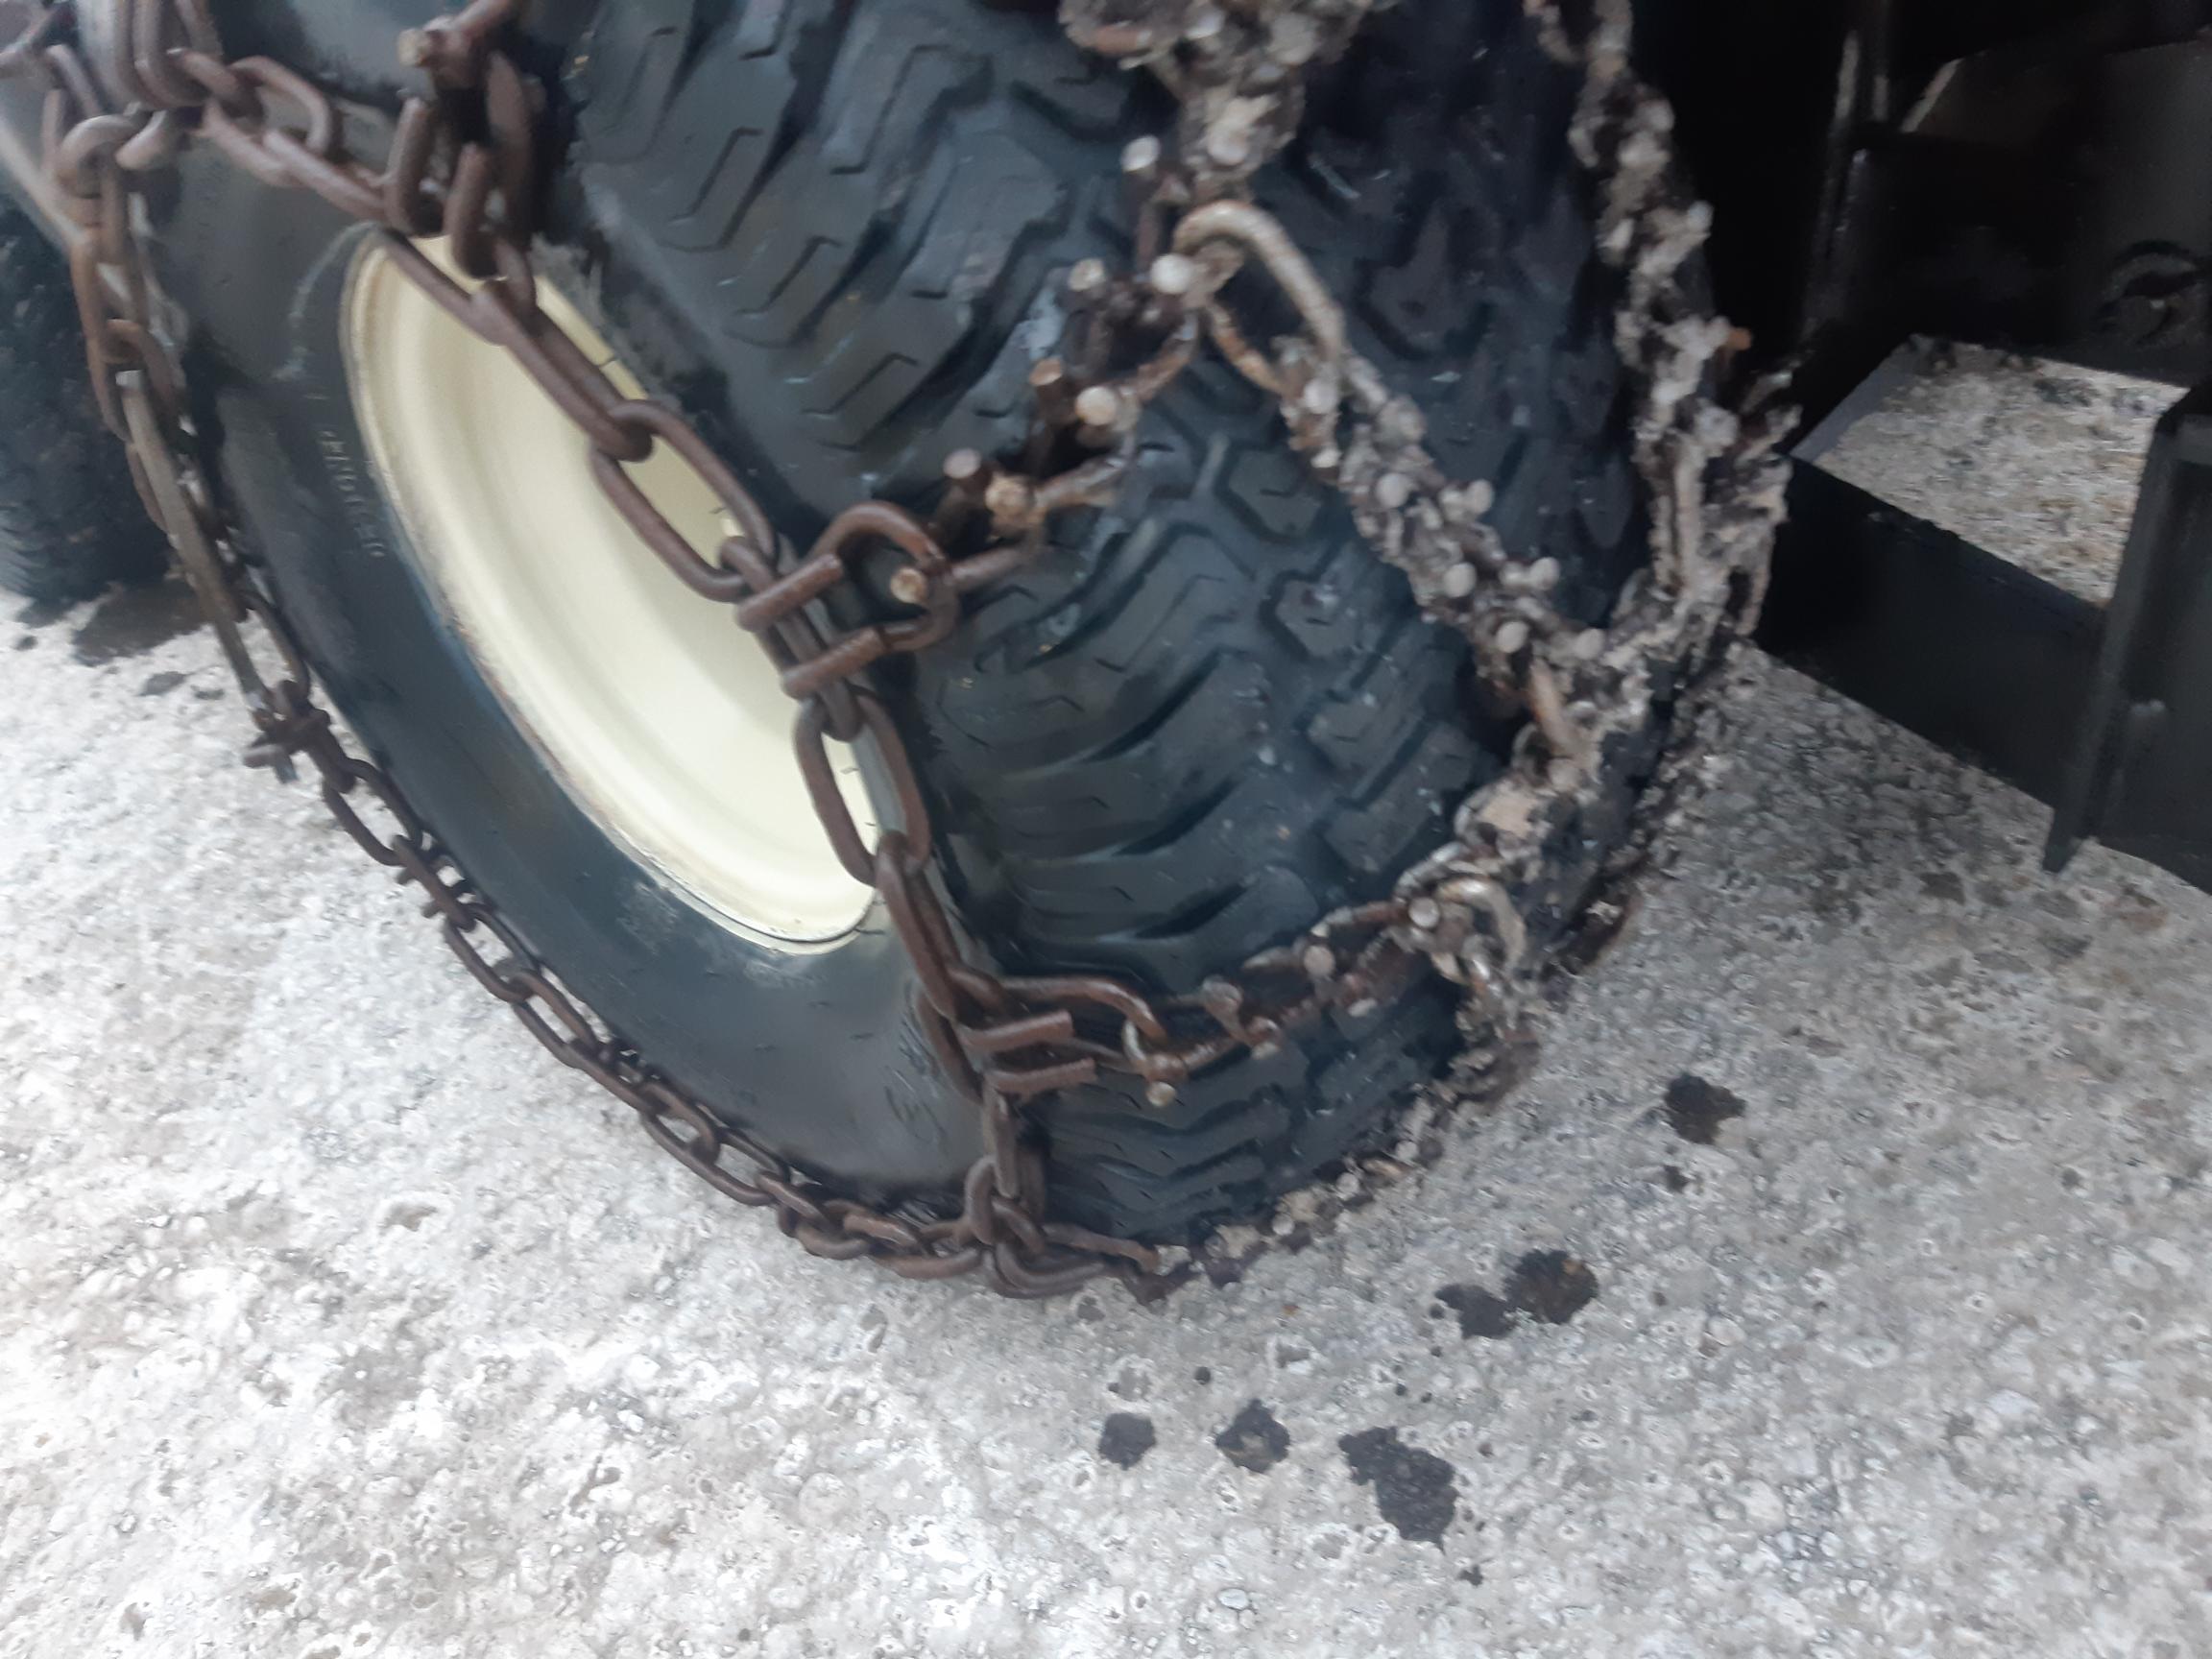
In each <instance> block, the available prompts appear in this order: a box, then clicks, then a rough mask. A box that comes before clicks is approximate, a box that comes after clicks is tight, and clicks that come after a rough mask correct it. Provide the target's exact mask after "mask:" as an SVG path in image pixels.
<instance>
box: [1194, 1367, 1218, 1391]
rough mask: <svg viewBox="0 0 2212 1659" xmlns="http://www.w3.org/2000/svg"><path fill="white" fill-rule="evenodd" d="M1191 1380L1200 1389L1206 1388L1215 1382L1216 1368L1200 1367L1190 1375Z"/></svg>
mask: <svg viewBox="0 0 2212 1659" xmlns="http://www.w3.org/2000/svg"><path fill="white" fill-rule="evenodd" d="M1190 1380H1191V1381H1192V1382H1193V1383H1197V1384H1198V1385H1199V1386H1200V1387H1204V1386H1205V1385H1206V1384H1207V1383H1211V1382H1213V1381H1214V1367H1213V1366H1211V1365H1201V1366H1199V1367H1198V1369H1197V1370H1195V1371H1193V1372H1191V1373H1190Z"/></svg>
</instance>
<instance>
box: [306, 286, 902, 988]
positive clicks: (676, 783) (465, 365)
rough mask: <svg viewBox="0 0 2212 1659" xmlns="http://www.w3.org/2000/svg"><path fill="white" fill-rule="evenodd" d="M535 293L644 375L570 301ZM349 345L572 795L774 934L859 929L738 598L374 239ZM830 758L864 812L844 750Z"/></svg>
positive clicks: (684, 880) (475, 616)
mask: <svg viewBox="0 0 2212 1659" xmlns="http://www.w3.org/2000/svg"><path fill="white" fill-rule="evenodd" d="M540 293H541V301H542V302H543V303H544V305H545V309H546V310H547V312H548V313H550V314H551V315H552V316H553V318H554V320H555V321H556V322H558V323H559V324H560V325H562V326H563V327H565V328H566V329H567V330H568V332H569V333H570V334H571V335H573V336H574V337H575V338H576V339H577V341H578V342H579V343H580V344H582V345H584V346H585V347H586V349H589V350H590V351H591V352H592V354H593V357H594V359H595V360H596V361H598V362H599V363H601V364H602V365H603V366H604V367H606V368H607V369H608V371H609V373H611V374H612V375H613V378H614V379H615V380H616V382H617V383H618V384H620V385H622V386H623V388H624V389H625V390H626V391H630V392H633V393H634V392H635V391H636V390H637V386H636V382H635V380H634V379H633V378H632V377H631V376H630V375H629V373H627V372H626V371H625V370H624V369H623V368H622V367H621V366H620V365H619V364H617V363H615V362H614V361H613V355H614V354H613V351H612V350H611V349H608V348H607V347H606V345H605V343H604V342H603V341H601V340H600V338H599V336H598V335H597V334H596V333H594V332H593V331H592V330H591V329H590V327H589V325H587V324H586V323H585V322H584V321H583V319H582V318H581V317H580V316H578V315H577V314H576V312H575V310H574V308H573V307H571V306H570V305H569V304H568V303H567V302H566V301H563V300H562V299H561V297H560V296H559V295H558V294H556V293H554V292H553V291H552V290H551V288H550V287H549V286H547V285H544V284H542V283H541V289H540ZM346 351H347V364H348V371H349V379H350V382H351V386H352V392H353V399H354V404H355V408H356V411H357V413H358V415H359V418H360V422H361V428H362V431H363V432H364V433H365V434H366V436H367V438H368V442H369V450H370V454H371V456H372V458H373V462H374V465H375V469H376V470H377V472H378V474H379V475H380V481H381V483H382V484H383V486H384V488H385V491H386V493H387V495H388V496H389V498H390V499H391V500H392V501H393V502H394V503H396V504H397V510H398V514H399V517H400V518H401V520H402V522H403V523H404V524H405V526H406V528H407V532H408V538H409V540H410V541H412V543H413V545H414V550H415V553H416V555H417V558H418V561H419V564H420V566H421V571H422V574H423V576H424V578H425V580H426V581H427V583H428V585H429V587H430V588H431V589H432V591H433V592H434V594H435V595H436V597H437V600H438V602H439V604H440V606H441V608H442V610H443V611H444V613H445V615H446V617H447V618H448V619H449V620H450V622H451V623H452V625H453V627H454V629H455V630H456V632H457V633H458V634H459V636H460V637H461V638H462V640H463V641H464V642H465V643H466V644H467V646H468V647H469V652H470V654H471V656H472V657H473V658H474V660H475V661H476V663H477V665H478V666H479V668H480V669H481V670H482V671H483V673H484V676H485V678H486V679H487V680H488V681H489V682H490V684H491V685H492V686H493V689H494V690H495V691H496V692H497V693H498V695H499V698H500V700H501V701H502V702H503V703H504V704H505V705H506V707H507V709H508V711H509V712H510V713H511V714H512V715H513V716H514V717H515V719H516V721H517V723H518V724H519V725H520V727H521V728H522V729H523V731H524V732H525V733H528V734H529V737H530V739H531V741H532V742H533V744H534V745H535V746H536V747H537V749H538V751H539V752H540V754H541V755H542V756H543V757H544V758H545V760H546V762H547V763H548V764H549V765H550V766H551V767H552V768H553V769H554V771H555V772H556V773H557V774H558V775H559V776H560V777H561V778H562V780H563V781H564V782H565V784H566V786H567V789H568V791H569V793H570V795H571V796H572V797H573V798H574V799H575V800H576V802H577V803H578V804H579V805H581V806H582V807H583V808H584V810H585V811H586V812H587V813H588V814H589V816H590V817H591V818H592V819H593V820H594V821H595V822H596V823H597V824H598V825H599V826H600V827H601V828H602V829H605V830H606V831H608V832H609V833H610V834H611V835H613V837H614V838H616V839H617V840H619V841H620V842H622V843H623V844H624V845H626V846H627V847H628V848H629V849H630V850H631V851H632V852H633V853H635V854H637V857H638V858H640V859H641V860H642V861H643V862H645V863H646V864H648V865H650V866H651V867H652V868H653V869H654V870H656V871H658V872H659V873H660V874H661V877H662V878H665V879H666V880H667V881H668V882H669V883H670V884H671V885H672V886H674V887H676V888H677V889H679V890H680V891H682V892H683V893H685V895H687V896H688V897H689V898H690V899H691V900H692V901H693V902H695V903H697V904H699V905H701V906H703V907H704V908H706V909H708V910H709V911H711V912H713V913H715V914H717V915H719V916H721V917H723V918H725V919H726V920H727V921H729V922H731V923H733V924H734V925H736V926H738V927H740V928H742V929H744V930H745V931H747V932H748V933H752V934H755V935H757V936H759V937H760V938H761V939H763V940H764V941H771V942H774V943H776V944H778V945H780V946H781V947H783V948H785V949H789V948H792V947H795V946H806V945H813V946H820V945H822V944H823V943H825V942H828V941H832V940H835V939H837V938H840V937H842V936H843V935H845V934H848V933H850V932H851V931H852V930H853V929H854V926H856V925H857V924H858V923H859V921H860V918H861V916H862V915H863V914H864V913H865V911H866V910H867V907H868V903H869V899H870V893H869V890H868V889H867V888H866V887H864V886H862V885H861V884H860V883H858V882H856V881H854V879H853V878H852V877H851V876H849V875H848V874H847V873H846V871H845V869H844V867H843V866H842V865H841V864H840V863H838V861H837V856H836V854H835V853H834V852H833V851H832V850H831V849H830V846H829V840H828V838H827V837H826V836H825V835H824V833H823V831H822V828H821V824H820V822H819V820H818V819H817V817H816V816H815V812H814V808H813V805H812V803H811V802H810V801H809V800H808V798H807V795H806V789H805V782H804V781H803V780H802V778H801V774H800V771H799V763H798V760H797V757H796V756H795V754H794V752H793V750H792V746H791V723H792V717H793V715H794V713H795V712H796V710H795V708H794V706H793V705H792V703H791V702H790V700H789V699H788V698H786V697H785V696H784V695H783V694H782V691H781V688H780V687H779V686H778V685H777V684H776V675H775V671H774V669H773V667H772V666H771V665H770V663H769V661H768V660H767V658H766V656H765V655H764V654H763V653H762V652H761V650H760V649H759V647H758V646H757V645H756V644H755V643H754V642H753V640H752V639H751V638H749V637H747V636H746V635H745V634H744V633H742V632H741V631H740V630H739V629H738V627H737V625H736V622H735V621H734V620H733V617H732V615H731V613H730V611H729V609H728V608H727V607H726V606H721V605H715V604H712V603H709V601H707V600H704V599H701V598H700V597H699V596H698V595H697V594H695V593H693V592H692V591H691V590H690V589H687V588H685V586H684V584H683V583H682V582H680V581H679V580H678V579H677V578H676V577H675V575H674V574H672V573H671V572H670V571H669V570H668V569H667V567H666V566H665V565H662V564H661V561H660V560H659V559H658V558H656V557H655V555H654V554H653V552H652V550H651V549H650V548H649V547H647V546H646V545H645V543H644V542H643V541H640V540H639V539H638V537H637V533H636V532H635V531H633V530H632V529H631V528H630V526H629V525H628V524H627V523H626V522H624V520H623V519H622V517H620V515H618V514H617V513H616V512H615V511H614V509H613V507H612V506H611V505H609V503H608V501H607V499H606V497H605V496H604V495H602V494H601V493H600V492H599V489H598V487H597V485H596V484H594V483H593V481H592V478H591V471H590V467H589V461H588V457H587V451H586V445H585V441H584V439H583V437H582V436H581V435H580V434H579V433H578V432H577V430H576V428H575V427H574V426H572V425H570V424H569V422H568V421H567V420H566V418H565V416H563V415H562V414H561V412H560V410H559V409H557V408H556V407H555V406H554V404H553V403H552V401H551V400H550V399H549V398H547V397H545V395H544V394H543V393H542V392H541V391H540V390H539V389H538V388H537V387H536V386H535V385H533V384H532V383H531V381H530V379H529V377H528V376H527V375H526V374H525V373H523V372H522V370H521V369H520V368H519V367H517V365H516V364H515V362H514V361H513V360H512V359H511V358H510V357H509V356H508V355H507V353H506V352H504V351H502V350H500V349H498V348H496V347H493V346H491V345H488V344H486V343H485V342H483V341H481V340H478V339H477V338H476V337H475V336H474V335H472V334H470V333H469V330H468V329H467V328H465V327H464V326H463V325H461V324H460V323H458V322H456V321H455V320H454V319H453V318H452V317H450V316H448V315H447V314H446V313H445V311H444V310H442V309H441V308H440V307H439V306H438V305H437V304H436V303H435V302H434V301H431V300H430V299H429V298H428V297H427V296H426V295H424V294H423V293H422V292H421V290H420V289H418V288H417V287H416V286H415V284H414V283H412V282H410V281H409V280H408V279H407V278H406V276H403V275H402V274H401V272H400V271H399V269H398V267H397V265H396V264H394V263H393V261H392V259H391V258H390V256H389V255H387V254H385V253H383V252H381V251H380V250H378V249H377V248H376V247H375V246H374V245H373V244H371V245H370V247H369V248H368V250H367V251H366V252H364V253H363V255H362V256H361V258H360V259H359V261H358V262H357V263H356V265H355V267H354V270H353V273H352V276H351V281H350V286H349V295H348V301H347V330H346ZM632 476H633V477H634V478H636V480H637V483H638V485H639V486H640V487H641V488H642V489H643V490H644V492H645V493H646V494H647V495H648V496H649V497H650V498H651V499H652V501H653V502H654V504H655V505H656V506H657V507H659V508H660V509H661V512H662V513H663V514H665V515H666V516H667V517H668V521H669V522H670V523H671V524H673V525H675V526H676V527H677V528H678V529H679V530H682V531H683V532H684V533H685V536H686V537H687V538H688V539H689V540H690V541H691V542H692V544H693V545H694V546H696V547H699V548H701V549H703V550H711V549H712V547H713V546H714V544H715V543H716V542H718V541H720V540H721V539H722V538H723V536H724V535H725V534H727V533H729V531H730V530H731V529H732V528H733V526H732V525H731V524H730V523H729V522H728V520H727V518H726V517H724V515H723V514H722V513H721V511H720V509H719V507H718V505H717V504H716V502H715V501H714V498H713V496H712V495H711V493H709V491H708V490H707V488H706V486H705V485H704V484H702V483H701V482H700V481H699V480H698V479H697V478H696V477H695V476H694V475H693V474H692V473H691V472H690V470H689V469H687V468H685V466H684V464H683V463H682V462H681V461H680V460H679V459H677V457H676V456H674V455H673V454H671V453H670V452H669V451H668V450H667V449H666V448H665V446H663V447H661V448H660V449H658V450H656V451H655V453H654V455H653V457H652V459H651V460H649V461H647V462H645V463H643V464H642V465H640V466H638V467H637V468H634V469H632ZM832 757H833V759H834V760H835V761H836V763H837V766H838V770H839V774H840V779H841V781H842V783H843V785H844V788H845V793H846V798H847V799H848V801H850V802H851V803H852V804H853V805H854V810H855V813H856V814H857V815H858V816H859V817H860V820H861V824H862V828H863V829H864V830H867V831H871V832H872V829H873V814H872V813H870V812H869V811H868V810H867V802H866V796H865V793H864V791H863V790H862V787H861V783H860V780H859V778H858V775H857V771H856V768H855V767H854V763H853V759H852V757H851V755H850V754H849V753H847V752H844V751H841V750H838V749H836V748H834V747H833V748H832Z"/></svg>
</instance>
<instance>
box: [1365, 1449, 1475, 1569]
mask: <svg viewBox="0 0 2212 1659" xmlns="http://www.w3.org/2000/svg"><path fill="white" fill-rule="evenodd" d="M1336 1448H1337V1450H1338V1451H1340V1452H1342V1453H1343V1454H1344V1461H1345V1462H1346V1463H1347V1464H1348V1465H1349V1466H1350V1467H1351V1470H1352V1479H1354V1480H1355V1481H1357V1482H1358V1484H1359V1485H1362V1486H1372V1487H1374V1488H1375V1509H1376V1513H1378V1514H1379V1515H1381V1516H1382V1517H1383V1520H1385V1521H1387V1522H1388V1523H1389V1524H1390V1525H1391V1526H1393V1527H1396V1528H1397V1529H1398V1536H1399V1537H1401V1538H1404V1539H1406V1540H1407V1542H1408V1543H1413V1544H1433V1545H1435V1546H1436V1547H1437V1548H1438V1549H1442V1548H1443V1547H1444V1529H1445V1528H1446V1527H1450V1526H1451V1525H1452V1523H1453V1521H1454V1520H1455V1518H1456V1517H1457V1515H1458V1513H1459V1495H1458V1474H1459V1472H1458V1470H1456V1469H1455V1468H1453V1466H1452V1465H1451V1464H1449V1463H1447V1462H1445V1461H1444V1459H1443V1458H1441V1457H1439V1456H1437V1455H1436V1454H1435V1453H1433V1452H1424V1451H1423V1450H1421V1448H1420V1447H1418V1446H1408V1445H1407V1444H1406V1442H1405V1441H1403V1440H1401V1439H1400V1438H1399V1437H1398V1431H1397V1430H1395V1429H1362V1430H1361V1431H1359V1432H1358V1433H1357V1434H1347V1435H1345V1436H1344V1437H1343V1438H1342V1439H1340V1440H1338V1441H1337V1442H1336Z"/></svg>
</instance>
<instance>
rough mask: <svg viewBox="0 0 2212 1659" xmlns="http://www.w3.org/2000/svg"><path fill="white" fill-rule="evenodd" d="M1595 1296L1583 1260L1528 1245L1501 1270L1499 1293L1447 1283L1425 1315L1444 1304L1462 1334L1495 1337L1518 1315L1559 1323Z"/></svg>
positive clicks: (1593, 1278) (1437, 1313) (1434, 1314)
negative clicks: (1503, 1274)
mask: <svg viewBox="0 0 2212 1659" xmlns="http://www.w3.org/2000/svg"><path fill="white" fill-rule="evenodd" d="M1597 1299H1598V1275H1597V1274H1596V1273H1594V1272H1592V1271H1591V1268H1590V1264H1589V1263H1588V1262H1584V1261H1582V1260H1581V1259H1580V1258H1578V1257H1575V1256H1571V1255H1569V1254H1568V1253H1567V1252H1566V1251H1564V1250H1531V1251H1529V1252H1528V1253H1527V1255H1526V1256H1524V1257H1522V1258H1521V1260H1520V1261H1518V1262H1515V1263H1514V1264H1513V1271H1512V1272H1511V1273H1509V1274H1508V1275H1506V1279H1505V1292H1504V1294H1503V1295H1499V1294H1497V1293H1496V1292H1494V1291H1492V1290H1489V1289H1487V1288H1485V1287H1484V1286H1480V1285H1477V1284H1473V1283H1467V1284H1460V1285H1447V1286H1444V1287H1443V1288H1442V1289H1440V1290H1438V1291H1437V1292H1436V1300H1437V1301H1438V1302H1439V1303H1441V1304H1442V1308H1432V1309H1431V1310H1430V1317H1431V1318H1441V1317H1442V1316H1443V1309H1444V1308H1449V1309H1450V1310H1452V1311H1453V1312H1454V1313H1455V1314H1457V1315H1458V1316H1459V1334H1460V1335H1461V1336H1462V1337H1468V1336H1486V1337H1489V1338H1491V1339H1492V1340H1496V1339H1498V1338H1501V1337H1504V1336H1510V1335H1511V1334H1513V1328H1514V1327H1515V1326H1516V1325H1518V1324H1519V1323H1520V1322H1521V1319H1522V1317H1523V1316H1524V1315H1526V1316H1527V1317H1528V1318H1531V1319H1541V1320H1543V1321H1544V1323H1545V1324H1547V1325H1564V1324H1566V1323H1567V1321H1568V1320H1570V1319H1572V1318H1574V1317H1575V1314H1577V1313H1579V1312H1581V1311H1582V1310H1583V1309H1585V1308H1587V1307H1589V1306H1590V1304H1591V1303H1593V1302H1595V1301H1596V1300H1597ZM1401 1392H1403V1390H1401Z"/></svg>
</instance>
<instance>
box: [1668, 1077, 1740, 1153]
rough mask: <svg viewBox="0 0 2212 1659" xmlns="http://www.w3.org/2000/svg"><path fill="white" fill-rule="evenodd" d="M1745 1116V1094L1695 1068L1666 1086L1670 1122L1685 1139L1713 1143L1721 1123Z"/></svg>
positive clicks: (1706, 1144) (1705, 1143)
mask: <svg viewBox="0 0 2212 1659" xmlns="http://www.w3.org/2000/svg"><path fill="white" fill-rule="evenodd" d="M1741 1117H1743V1096H1742V1095H1741V1094H1735V1093H1733V1092H1732V1091H1730V1090H1727V1089H1723V1088H1721V1087H1720V1085H1719V1084H1718V1083H1713V1082H1708V1081H1707V1080H1706V1079H1705V1078H1703V1077H1700V1076H1698V1075H1697V1074H1696V1073H1695V1072H1694V1071H1685V1072H1683V1073H1682V1075H1681V1076H1679V1077H1677V1078H1675V1079H1674V1081H1673V1082H1671V1083H1670V1084H1668V1085H1667V1121H1668V1122H1669V1123H1671V1124H1672V1125H1673V1126H1674V1133H1675V1134H1677V1135H1679V1136H1681V1137H1682V1139H1683V1140H1685V1141H1695V1142H1696V1143H1697V1144H1698V1145H1700V1146H1710V1145H1712V1144H1713V1142H1714V1140H1715V1138H1716V1137H1717V1136H1719V1133H1720V1125H1721V1124H1723V1123H1725V1122H1727V1121H1728V1119H1729V1118H1741Z"/></svg>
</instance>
